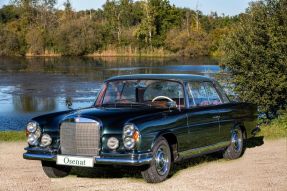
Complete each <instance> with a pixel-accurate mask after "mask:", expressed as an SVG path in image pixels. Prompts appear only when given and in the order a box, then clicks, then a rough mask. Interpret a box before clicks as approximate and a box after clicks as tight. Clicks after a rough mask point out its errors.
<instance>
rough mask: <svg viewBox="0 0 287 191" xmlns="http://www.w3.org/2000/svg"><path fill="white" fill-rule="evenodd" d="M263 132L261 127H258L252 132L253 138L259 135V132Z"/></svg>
mask: <svg viewBox="0 0 287 191" xmlns="http://www.w3.org/2000/svg"><path fill="white" fill-rule="evenodd" d="M260 131H261V129H260V127H259V125H257V126H256V127H255V128H254V129H253V130H252V131H251V134H252V135H253V136H255V135H256V134H258V133H259V132H260Z"/></svg>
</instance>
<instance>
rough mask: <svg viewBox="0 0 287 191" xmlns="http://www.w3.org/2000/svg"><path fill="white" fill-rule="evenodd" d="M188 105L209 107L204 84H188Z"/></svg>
mask: <svg viewBox="0 0 287 191" xmlns="http://www.w3.org/2000/svg"><path fill="white" fill-rule="evenodd" d="M188 86H189V90H188V94H189V103H190V105H193V106H204V105H209V101H208V97H207V93H206V90H205V88H204V84H203V83H201V82H189V83H188Z"/></svg>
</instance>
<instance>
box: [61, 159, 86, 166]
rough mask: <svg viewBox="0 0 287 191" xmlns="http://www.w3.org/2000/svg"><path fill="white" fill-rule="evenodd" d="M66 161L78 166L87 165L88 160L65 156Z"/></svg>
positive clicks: (68, 163) (67, 163)
mask: <svg viewBox="0 0 287 191" xmlns="http://www.w3.org/2000/svg"><path fill="white" fill-rule="evenodd" d="M64 163H65V164H66V165H76V166H85V165H86V161H85V160H81V159H69V158H68V157H65V158H64Z"/></svg>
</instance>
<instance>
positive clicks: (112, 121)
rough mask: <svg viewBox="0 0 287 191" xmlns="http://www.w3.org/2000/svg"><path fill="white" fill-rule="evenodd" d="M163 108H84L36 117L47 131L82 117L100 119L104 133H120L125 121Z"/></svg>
mask: <svg viewBox="0 0 287 191" xmlns="http://www.w3.org/2000/svg"><path fill="white" fill-rule="evenodd" d="M163 111H164V110H163V109H157V108H148V107H139V108H126V107H125V108H104V107H101V108H96V107H90V108H84V109H78V110H68V111H63V112H57V113H51V114H47V115H42V116H39V117H36V118H34V119H33V120H34V121H37V122H38V123H39V124H40V127H41V128H43V130H44V131H46V132H53V131H54V132H55V131H59V128H60V125H61V123H62V122H63V121H65V120H69V119H73V118H77V117H82V118H88V119H92V120H96V121H99V122H100V123H101V124H102V128H103V129H102V133H103V134H118V133H121V132H122V128H123V126H124V124H125V123H127V122H129V121H130V120H132V119H134V118H137V117H141V116H147V115H148V116H151V115H152V116H153V117H159V116H161V115H162V112H163Z"/></svg>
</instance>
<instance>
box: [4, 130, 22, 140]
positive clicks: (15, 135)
mask: <svg viewBox="0 0 287 191" xmlns="http://www.w3.org/2000/svg"><path fill="white" fill-rule="evenodd" d="M1 141H5V142H12V141H13V142H15V141H26V135H25V131H0V142H1Z"/></svg>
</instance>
